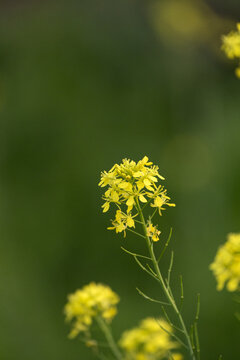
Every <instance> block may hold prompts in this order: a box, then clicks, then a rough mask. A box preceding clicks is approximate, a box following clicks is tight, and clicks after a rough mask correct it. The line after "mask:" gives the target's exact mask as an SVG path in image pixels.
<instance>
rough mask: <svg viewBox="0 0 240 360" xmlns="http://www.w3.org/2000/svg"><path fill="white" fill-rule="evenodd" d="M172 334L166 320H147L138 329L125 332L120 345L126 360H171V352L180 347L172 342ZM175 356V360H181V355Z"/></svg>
mask: <svg viewBox="0 0 240 360" xmlns="http://www.w3.org/2000/svg"><path fill="white" fill-rule="evenodd" d="M171 332H172V327H171V326H170V325H169V323H167V322H166V321H165V320H163V319H154V318H146V319H144V320H142V321H141V322H140V325H139V326H138V327H136V328H133V329H131V330H127V331H125V332H124V333H123V334H122V336H121V338H120V341H119V345H120V347H121V348H122V349H123V351H124V353H125V356H126V357H125V359H126V360H128V359H136V360H153V359H154V360H160V359H169V352H170V351H171V352H172V350H174V349H175V348H176V347H177V345H178V344H177V343H176V342H173V341H172V339H171V336H170V333H171ZM175 355H176V356H177V357H176V358H175V359H179V360H180V359H181V357H179V355H180V354H175ZM173 358H174V357H173Z"/></svg>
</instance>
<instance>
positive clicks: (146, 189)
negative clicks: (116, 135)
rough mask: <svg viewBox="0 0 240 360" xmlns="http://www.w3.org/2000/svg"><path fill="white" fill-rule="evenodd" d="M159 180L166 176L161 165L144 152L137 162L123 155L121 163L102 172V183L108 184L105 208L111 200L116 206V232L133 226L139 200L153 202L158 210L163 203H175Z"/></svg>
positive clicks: (103, 185) (104, 197) (101, 184)
mask: <svg viewBox="0 0 240 360" xmlns="http://www.w3.org/2000/svg"><path fill="white" fill-rule="evenodd" d="M158 180H164V178H163V176H161V175H160V174H159V172H158V166H155V165H153V163H152V162H150V161H149V160H148V157H147V156H144V157H143V159H142V160H140V161H138V162H137V163H136V162H135V161H133V160H129V159H123V160H122V163H121V164H115V165H114V166H113V167H112V168H111V169H110V170H109V171H108V172H107V171H104V172H102V173H101V180H100V182H99V186H101V187H105V186H108V189H107V190H106V191H105V193H104V196H103V199H104V201H105V202H104V204H103V205H102V208H103V212H107V211H108V210H109V208H110V204H111V203H113V204H115V205H116V206H117V208H118V210H117V211H116V215H115V219H114V220H113V221H112V224H113V226H112V227H109V229H111V230H116V232H117V233H118V232H122V231H125V230H126V229H127V228H128V227H129V228H130V227H134V226H135V223H134V220H133V218H134V217H136V216H137V215H138V212H137V213H136V214H135V215H133V214H132V211H133V209H136V210H137V204H138V202H139V203H147V202H149V203H150V204H151V206H153V207H157V208H158V210H159V213H160V214H161V210H163V209H164V208H163V206H164V205H168V206H174V204H171V203H169V200H170V198H169V197H168V196H167V195H166V190H164V187H163V186H162V185H157V182H158Z"/></svg>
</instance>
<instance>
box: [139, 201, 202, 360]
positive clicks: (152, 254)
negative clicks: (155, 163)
mask: <svg viewBox="0 0 240 360" xmlns="http://www.w3.org/2000/svg"><path fill="white" fill-rule="evenodd" d="M136 207H137V210H138V213H139V215H140V219H141V222H142V226H143V231H144V235H145V239H146V242H147V247H148V251H149V254H150V257H151V259H152V263H153V266H154V269H155V271H156V274H157V278H158V279H159V282H160V284H161V287H162V290H163V292H164V294H165V296H166V298H167V300H168V301H169V302H170V304H171V305H172V308H173V309H174V311H175V313H176V315H177V317H178V319H179V322H180V324H181V327H182V330H183V334H184V336H185V338H186V341H187V345H188V350H189V353H190V356H191V359H192V360H196V357H195V355H194V351H193V348H192V344H191V340H190V336H189V334H188V332H187V329H186V325H185V323H184V320H183V318H182V315H181V313H180V311H179V309H178V307H177V305H176V303H175V300H174V298H173V297H172V295H171V293H170V291H169V289H168V287H167V286H166V284H165V282H164V280H163V277H162V274H161V271H160V269H159V266H158V262H157V259H156V257H155V254H154V251H153V247H152V244H151V241H150V239H149V236H148V233H147V226H146V222H145V219H144V216H143V212H142V210H141V207H140V205H139V201H138V198H136Z"/></svg>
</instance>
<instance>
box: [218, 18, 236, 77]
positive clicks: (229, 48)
mask: <svg viewBox="0 0 240 360" xmlns="http://www.w3.org/2000/svg"><path fill="white" fill-rule="evenodd" d="M222 42H223V44H222V50H223V51H224V52H225V54H226V55H227V57H228V58H229V59H235V58H237V59H240V23H238V24H237V30H236V31H231V32H230V33H229V34H228V35H223V37H222ZM235 74H236V76H237V77H239V78H240V66H238V67H237V68H236V70H235Z"/></svg>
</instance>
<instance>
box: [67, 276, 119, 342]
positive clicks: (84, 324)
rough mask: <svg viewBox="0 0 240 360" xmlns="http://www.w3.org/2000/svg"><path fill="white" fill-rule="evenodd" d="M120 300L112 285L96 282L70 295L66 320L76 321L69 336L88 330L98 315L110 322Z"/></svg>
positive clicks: (72, 336)
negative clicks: (111, 287)
mask: <svg viewBox="0 0 240 360" xmlns="http://www.w3.org/2000/svg"><path fill="white" fill-rule="evenodd" d="M118 302H119V297H118V295H117V294H116V293H114V292H113V291H112V290H111V289H110V287H108V286H106V285H102V284H96V283H90V284H88V285H86V286H84V287H83V288H82V289H80V290H77V291H76V292H75V293H74V294H71V295H69V296H68V303H67V304H66V306H65V308H64V312H65V315H66V320H67V321H72V320H73V321H74V322H73V328H72V331H71V332H70V335H69V336H70V337H71V338H74V337H76V336H77V335H78V334H79V333H80V332H82V331H83V332H85V331H87V330H88V329H89V327H90V326H91V324H92V321H93V318H94V317H96V316H101V317H102V318H103V319H105V320H106V321H109V322H110V321H111V320H112V318H113V317H114V316H115V315H116V313H117V308H116V304H117V303H118Z"/></svg>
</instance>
